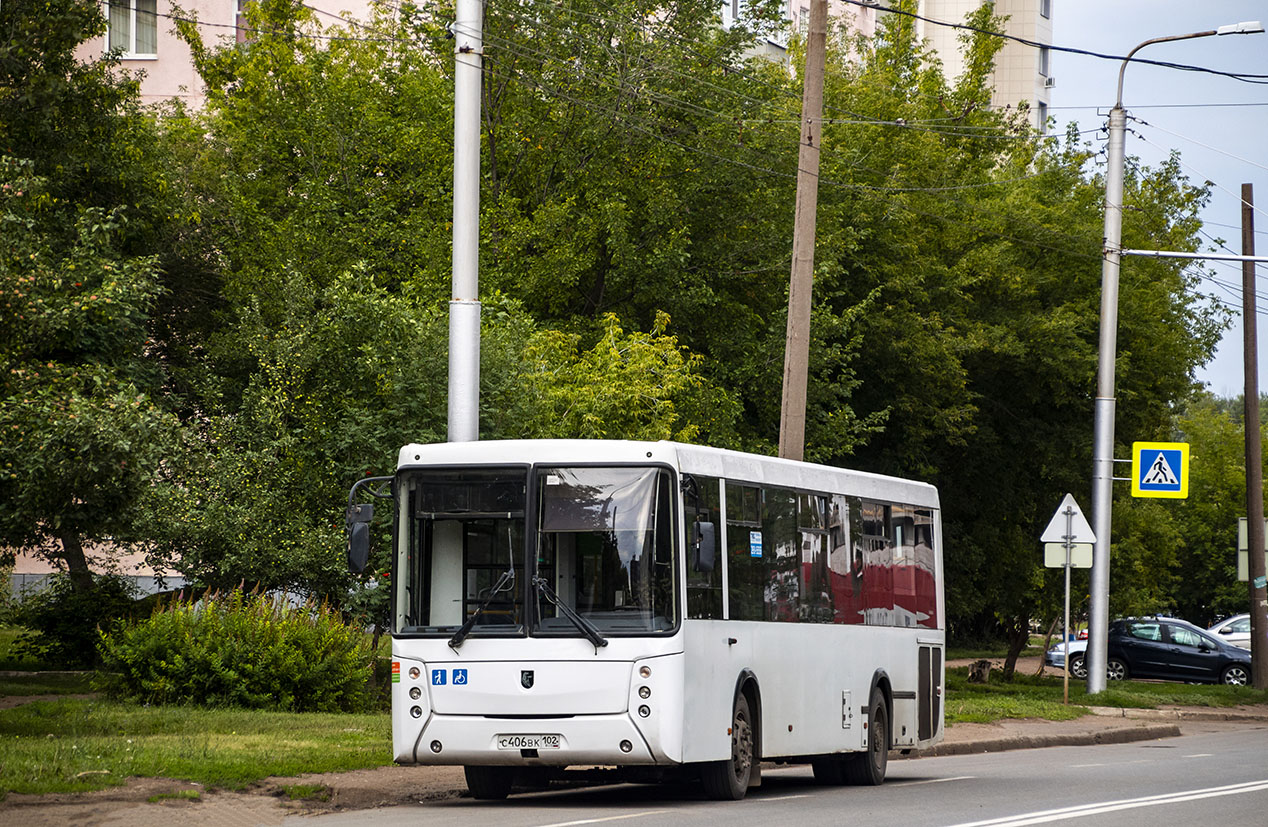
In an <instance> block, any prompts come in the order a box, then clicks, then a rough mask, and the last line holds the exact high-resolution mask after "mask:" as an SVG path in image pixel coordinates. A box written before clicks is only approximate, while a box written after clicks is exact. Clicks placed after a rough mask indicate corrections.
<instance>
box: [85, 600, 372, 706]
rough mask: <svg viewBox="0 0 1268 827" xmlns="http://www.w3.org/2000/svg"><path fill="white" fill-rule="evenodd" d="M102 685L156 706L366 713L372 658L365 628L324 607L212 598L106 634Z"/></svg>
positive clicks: (176, 604) (162, 610)
mask: <svg viewBox="0 0 1268 827" xmlns="http://www.w3.org/2000/svg"><path fill="white" fill-rule="evenodd" d="M101 653H102V660H103V663H104V666H105V668H106V669H107V670H109V671H110V672H112V673H115V674H113V675H111V676H109V677H108V678H107V683H106V685H105V686H104V687H103V688H105V689H106V690H107V691H109V692H111V693H112V694H114V695H116V696H119V697H124V698H129V699H132V700H136V701H141V702H145V703H154V704H198V705H203V706H236V707H244V708H248V709H273V710H283V711H293V712H336V711H344V712H351V711H361V710H365V709H368V708H370V707H371V706H372V705H373V704H374V697H375V696H374V693H372V692H371V690H370V687H369V681H370V676H371V673H372V670H373V661H374V652H373V651H372V650H371V648H370V644H369V641H368V640H367V639H366V635H365V633H364V631H363V630H362V629H360V628H358V627H356V626H351V625H349V624H347V623H345V622H344V620H343V618H342V617H341V616H340V615H339V613H338V612H336V611H334V610H332V609H330V608H328V607H326V606H324V605H321V606H318V605H307V606H303V607H300V608H290V607H287V606H285V605H282V604H281V603H280V602H279V601H278V600H275V599H274V598H272V597H268V596H260V595H246V594H243V593H242V592H241V591H240V590H235V591H233V592H232V593H230V594H229V595H228V596H225V595H222V594H207V595H206V596H204V597H202V598H201V599H198V600H187V601H173V602H171V603H169V604H167V605H165V606H161V607H159V608H158V609H156V610H155V612H154V613H153V614H152V615H151V616H150V617H149V618H148V619H146V620H143V621H141V622H139V623H135V624H133V625H130V626H127V627H124V628H120V629H118V630H115V631H112V632H105V633H103V634H102V635H101Z"/></svg>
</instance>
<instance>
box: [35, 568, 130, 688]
mask: <svg viewBox="0 0 1268 827" xmlns="http://www.w3.org/2000/svg"><path fill="white" fill-rule="evenodd" d="M135 601H136V588H135V587H134V586H133V585H132V581H130V580H128V579H127V578H125V577H119V576H117V575H113V574H104V575H94V576H93V578H92V586H91V587H89V588H87V589H75V587H74V586H73V585H72V583H71V580H70V578H69V577H67V576H66V575H64V574H58V575H54V576H53V577H52V578H51V579H50V582H49V585H48V587H47V588H45V589H42V590H40V591H37V592H33V593H31V594H28V595H27V596H26V597H25V598H24V599H23V600H22V602H21V603H19V604H18V605H17V606H16V607H14V609H13V612H12V614H11V617H12V619H13V622H14V623H16V624H18V625H19V626H23V627H25V628H26V629H27V630H28V631H26V632H24V633H22V634H21V635H20V636H19V637H18V639H17V640H16V642H15V643H14V645H13V648H12V654H13V655H14V656H15V657H18V658H24V659H29V660H32V661H35V662H38V663H43V664H46V665H50V666H60V667H63V668H71V669H76V668H87V667H91V666H93V665H94V664H95V663H96V660H97V635H98V628H101V629H108V628H110V627H112V626H114V625H116V624H118V623H119V622H120V621H121V620H122V619H123V618H126V617H128V616H129V615H130V614H131V613H132V611H133V609H134V605H135Z"/></svg>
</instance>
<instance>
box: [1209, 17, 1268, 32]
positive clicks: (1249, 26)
mask: <svg viewBox="0 0 1268 827" xmlns="http://www.w3.org/2000/svg"><path fill="white" fill-rule="evenodd" d="M1263 32H1264V27H1263V25H1262V24H1260V22H1259V21H1258V20H1247V21H1246V22H1244V23H1232V24H1230V25H1228V26H1220V27H1219V28H1218V29H1216V30H1215V33H1216V34H1263Z"/></svg>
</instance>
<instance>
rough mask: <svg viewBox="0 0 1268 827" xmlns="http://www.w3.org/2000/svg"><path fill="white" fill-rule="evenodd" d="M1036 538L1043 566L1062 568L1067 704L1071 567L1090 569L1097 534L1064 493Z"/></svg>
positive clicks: (1067, 693)
mask: <svg viewBox="0 0 1268 827" xmlns="http://www.w3.org/2000/svg"><path fill="white" fill-rule="evenodd" d="M1039 541H1040V542H1041V543H1044V563H1043V564H1044V565H1045V566H1046V567H1048V568H1064V569H1065V626H1064V627H1063V629H1062V641H1061V646H1062V649H1063V650H1064V652H1065V669H1064V672H1065V678H1064V680H1063V689H1062V702H1063V703H1066V704H1068V703H1070V569H1072V568H1075V569H1090V568H1092V545H1093V544H1094V543H1095V542H1096V535H1095V534H1094V533H1092V527H1091V526H1090V525H1088V521H1087V518H1086V517H1084V516H1083V512H1082V511H1080V510H1079V504H1078V503H1076V502H1075V501H1074V495H1073V494H1066V495H1065V499H1064V500H1062V501H1061V505H1059V506H1057V513H1056V514H1053V515H1052V520H1050V521H1049V522H1048V527H1047V528H1046V529H1044V532H1043V534H1042V535H1041V536H1040V537H1039Z"/></svg>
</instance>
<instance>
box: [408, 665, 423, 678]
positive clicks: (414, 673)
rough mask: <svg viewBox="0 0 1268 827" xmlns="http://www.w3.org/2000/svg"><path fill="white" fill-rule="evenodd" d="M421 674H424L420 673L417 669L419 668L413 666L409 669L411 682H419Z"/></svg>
mask: <svg viewBox="0 0 1268 827" xmlns="http://www.w3.org/2000/svg"><path fill="white" fill-rule="evenodd" d="M421 674H423V673H422V672H420V671H418V667H417V666H411V667H410V668H409V677H410V680H415V681H416V680H418V676H419V675H421Z"/></svg>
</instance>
